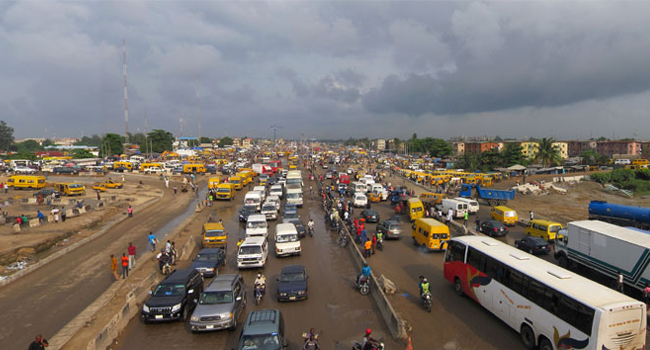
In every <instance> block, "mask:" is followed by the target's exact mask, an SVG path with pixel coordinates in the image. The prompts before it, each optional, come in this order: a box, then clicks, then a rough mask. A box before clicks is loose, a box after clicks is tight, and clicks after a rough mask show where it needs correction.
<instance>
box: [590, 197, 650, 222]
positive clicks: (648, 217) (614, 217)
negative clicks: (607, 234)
mask: <svg viewBox="0 0 650 350" xmlns="http://www.w3.org/2000/svg"><path fill="white" fill-rule="evenodd" d="M589 219H590V220H601V221H605V222H609V223H612V224H616V225H624V226H635V227H639V228H645V229H648V228H650V208H644V207H635V206H631V205H622V204H614V203H607V202H604V201H591V202H590V203H589Z"/></svg>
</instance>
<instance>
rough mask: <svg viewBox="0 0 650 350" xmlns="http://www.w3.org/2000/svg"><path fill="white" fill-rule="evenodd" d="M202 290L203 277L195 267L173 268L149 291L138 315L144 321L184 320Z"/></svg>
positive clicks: (189, 313)
mask: <svg viewBox="0 0 650 350" xmlns="http://www.w3.org/2000/svg"><path fill="white" fill-rule="evenodd" d="M202 292H203V278H202V277H201V274H200V273H199V272H198V271H196V270H195V269H182V270H175V271H174V272H172V274H171V275H169V276H167V278H165V279H164V280H163V281H162V282H160V284H158V286H156V288H154V290H153V291H152V292H151V293H150V294H151V297H149V300H147V301H146V302H145V303H144V305H143V306H142V310H141V311H140V315H141V317H142V320H143V321H144V322H145V323H149V322H162V321H175V320H182V321H184V320H186V319H188V318H189V315H191V314H192V313H191V311H192V310H191V309H192V308H194V305H196V303H197V302H198V299H199V296H200V295H201V293H202Z"/></svg>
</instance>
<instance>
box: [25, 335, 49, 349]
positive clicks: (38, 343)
mask: <svg viewBox="0 0 650 350" xmlns="http://www.w3.org/2000/svg"><path fill="white" fill-rule="evenodd" d="M48 346H50V344H49V343H48V342H47V340H45V338H43V336H42V335H40V334H39V335H37V336H36V340H34V341H33V342H32V343H31V344H29V349H27V350H43V349H45V348H46V347H48Z"/></svg>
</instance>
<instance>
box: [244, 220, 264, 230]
mask: <svg viewBox="0 0 650 350" xmlns="http://www.w3.org/2000/svg"><path fill="white" fill-rule="evenodd" d="M266 227H267V226H266V221H249V222H247V223H246V228H266Z"/></svg>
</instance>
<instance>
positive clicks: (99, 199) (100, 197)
mask: <svg viewBox="0 0 650 350" xmlns="http://www.w3.org/2000/svg"><path fill="white" fill-rule="evenodd" d="M97 200H98V201H101V200H102V196H100V195H99V191H97Z"/></svg>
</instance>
